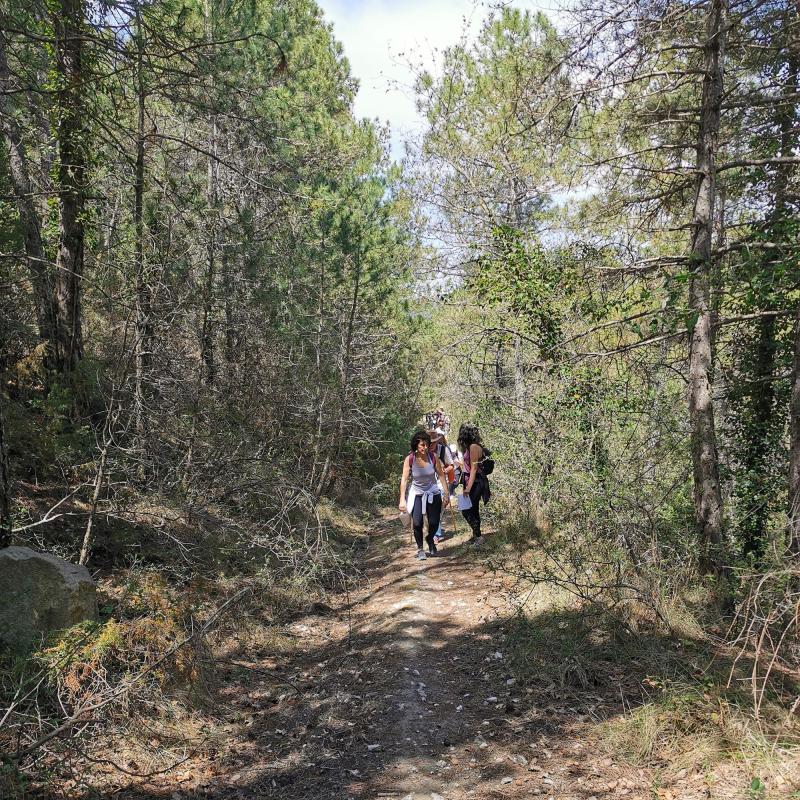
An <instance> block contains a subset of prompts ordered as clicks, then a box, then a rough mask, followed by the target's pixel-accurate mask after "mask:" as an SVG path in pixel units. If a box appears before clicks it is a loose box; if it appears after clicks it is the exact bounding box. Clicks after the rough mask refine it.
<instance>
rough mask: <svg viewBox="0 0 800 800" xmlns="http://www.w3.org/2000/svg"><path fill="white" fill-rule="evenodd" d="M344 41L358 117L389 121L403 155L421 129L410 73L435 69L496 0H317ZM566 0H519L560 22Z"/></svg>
mask: <svg viewBox="0 0 800 800" xmlns="http://www.w3.org/2000/svg"><path fill="white" fill-rule="evenodd" d="M317 2H318V3H319V5H320V6H321V7H322V9H323V11H324V12H325V16H326V18H327V19H328V20H329V21H330V22H332V23H333V32H334V35H335V36H336V38H337V39H339V41H341V42H342V44H343V45H344V52H345V55H346V56H347V58H348V60H349V61H350V66H351V70H352V73H353V75H354V76H355V77H356V78H358V79H359V81H360V88H359V91H358V96H357V97H356V101H355V109H354V110H355V114H356V116H358V117H369V118H370V119H375V118H377V119H378V120H379V121H380V122H382V123H386V122H388V123H389V124H390V126H391V135H392V142H391V150H392V156H393V157H394V158H395V159H398V160H399V159H400V158H401V157H402V155H403V151H404V150H403V141H404V140H405V139H407V138H408V137H409V135H413V134H416V133H419V132H421V131H422V130H423V127H424V121H423V119H422V118H421V117H420V115H419V114H418V113H417V111H416V107H415V105H414V90H413V84H414V76H415V74H416V73H418V72H419V71H420V70H421V69H426V70H428V71H431V72H433V73H434V74H435V73H436V72H437V65H438V64H439V63H440V61H441V56H442V53H443V51H444V50H445V49H447V48H448V47H450V46H452V45H454V44H456V43H457V42H458V41H460V40H461V38H462V36H465V35H466V37H467V39H470V38H471V37H472V36H474V34H475V33H476V32H477V31H478V30H479V28H480V25H481V22H482V21H483V20H484V19H485V18H486V17H487V16H488V14H489V12H490V10H491V7H492V6H496V5H497V2H496V0H495V2H491V0H317ZM562 2H563V4H564V5H569V2H570V0H518V2H516V3H515V5H517V6H518V7H520V8H527V9H529V10H531V11H536V10H542V11H545V13H547V14H548V16H549V17H550V18H551V19H553V20H554V21H555V22H556V24H557V25H558V24H559V22H560V21H561V20H562V9H561V8H559V6H561V5H562Z"/></svg>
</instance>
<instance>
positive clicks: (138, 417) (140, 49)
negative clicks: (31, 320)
mask: <svg viewBox="0 0 800 800" xmlns="http://www.w3.org/2000/svg"><path fill="white" fill-rule="evenodd" d="M143 35H144V31H143V29H142V19H141V9H140V7H139V5H138V4H137V6H136V94H137V105H138V108H137V111H138V113H137V121H136V165H135V183H134V196H133V223H134V225H133V226H134V236H135V243H134V261H135V268H136V331H135V351H134V354H135V385H134V401H133V419H134V431H135V433H136V437H137V439H138V440H139V446H141V439H142V437H143V436H144V435H145V427H146V405H147V403H146V398H145V391H146V389H145V384H146V372H147V368H148V362H149V353H150V334H151V321H150V306H151V303H150V285H149V282H148V279H147V275H146V274H145V263H144V155H145V130H144V128H145V125H144V123H145V103H146V99H147V98H146V94H145V88H144V77H143V70H144V41H143V39H142V37H143Z"/></svg>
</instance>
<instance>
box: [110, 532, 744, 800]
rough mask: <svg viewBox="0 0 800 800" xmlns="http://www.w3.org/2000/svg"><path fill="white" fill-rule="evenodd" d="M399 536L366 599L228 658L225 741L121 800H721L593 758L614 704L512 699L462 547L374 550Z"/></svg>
mask: <svg viewBox="0 0 800 800" xmlns="http://www.w3.org/2000/svg"><path fill="white" fill-rule="evenodd" d="M401 536H402V533H401V532H400V530H399V526H398V524H397V523H396V521H389V520H386V521H384V522H382V523H381V524H379V525H377V526H376V527H375V528H374V529H373V531H372V534H371V542H372V543H371V546H370V548H368V551H367V558H366V562H365V568H366V571H367V575H368V577H369V583H368V585H367V586H366V587H365V588H364V589H363V590H362V591H360V592H359V593H358V594H357V595H354V596H351V598H350V605H349V606H346V605H345V606H344V607H342V608H339V609H337V610H336V611H335V612H334V613H332V614H325V615H319V616H311V617H306V618H303V619H302V620H299V621H296V622H295V623H293V624H292V625H291V626H290V633H291V635H292V636H293V637H294V639H295V644H294V647H293V648H292V649H291V650H289V651H288V652H287V653H286V654H285V655H284V656H281V657H276V656H275V650H274V648H269V647H267V646H264V647H263V650H261V649H259V648H258V647H256V648H253V647H252V646H248V647H249V649H246V648H245V646H243V649H242V651H241V652H237V653H231V654H230V655H231V658H230V662H235V664H236V665H238V666H234V665H230V666H229V667H228V669H227V671H226V673H225V674H224V675H223V679H224V681H225V685H224V687H223V688H222V692H221V694H222V698H221V699H223V701H224V703H225V707H226V708H227V709H228V712H227V713H226V716H227V717H228V718H227V719H226V720H223V722H224V723H225V724H224V725H223V726H222V729H223V730H224V732H225V739H224V740H222V741H220V743H219V746H218V747H217V749H216V750H212V751H211V753H210V756H211V758H210V759H209V758H208V751H206V753H205V756H206V757H205V758H204V760H203V761H196V762H190V763H193V766H191V767H190V768H188V769H186V770H185V771H184V772H183V773H182V774H178V775H177V776H176V775H173V776H171V779H170V786H169V788H167V786H166V784H165V783H159V782H158V779H154V781H156V782H154V783H152V784H150V785H149V786H147V787H146V788H145V787H142V788H145V791H144V792H143V791H142V790H139V791H137V792H135V793H130V792H128V793H124V794H123V796H124V797H129V798H133V797H136V798H143V797H145V798H155V797H170V798H172V800H181V798H193V797H209V798H216V799H218V800H222V799H223V798H225V799H227V798H253V799H254V798H281V800H301V798H302V800H311V799H312V798H320V800H322V799H323V798H324V799H325V800H348V799H349V798H353V800H367V799H369V800H373V799H374V798H397V800H459V799H460V798H475V800H490V798H518V797H528V796H541V797H543V798H557V799H558V800H569V799H571V798H574V799H575V800H578V799H580V800H600V798H611V797H615V798H616V797H627V798H649V799H650V800H653V798H662V800H671V798H700V797H711V796H716V797H724V796H728V797H730V796H733V795H726V794H718V793H714V794H713V795H712V794H711V793H710V792H708V791H707V789H706V787H704V786H702V785H695V786H690V785H688V784H686V783H685V784H684V786H683V788H682V789H681V790H679V789H677V788H675V789H673V790H672V791H670V790H668V789H662V788H656V787H658V786H659V784H658V783H655V784H654V776H653V773H652V772H651V771H646V770H637V769H634V768H631V767H623V766H620V765H618V764H616V763H614V762H613V761H612V759H610V758H608V757H606V756H605V755H604V754H603V753H602V752H600V751H599V750H598V749H597V748H596V747H594V746H593V745H592V744H591V743H590V742H591V738H590V735H589V732H590V728H591V725H592V719H591V718H590V716H592V708H594V707H598V708H600V709H602V710H600V711H599V712H598V715H602V716H607V715H609V714H613V713H617V711H616V710H615V709H614V708H613V704H614V703H615V702H617V700H618V699H619V698H618V697H617V700H614V699H613V698H610V697H608V696H606V697H605V698H604V697H603V696H600V695H597V694H596V693H597V692H598V691H600V690H598V689H596V688H589V689H587V690H585V691H584V692H583V694H582V696H581V698H580V701H576V699H575V695H574V693H573V694H572V695H570V694H568V693H566V694H565V693H560V692H559V689H558V687H556V686H554V685H553V682H552V680H550V679H549V678H546V677H544V676H543V677H542V679H541V681H540V682H538V683H537V684H536V685H528V686H521V685H520V684H519V683H517V681H516V680H515V678H514V676H513V675H512V673H511V670H510V667H509V665H508V657H507V653H506V652H505V651H504V638H505V631H504V625H506V624H508V623H507V612H508V609H507V608H506V607H504V606H503V599H502V598H503V597H504V593H502V592H500V591H498V587H497V586H496V585H495V584H494V583H493V580H494V579H493V578H492V576H491V574H490V573H488V572H487V571H486V570H485V569H484V567H483V566H482V561H483V559H482V557H481V555H480V551H478V552H477V553H476V552H472V551H470V549H469V548H468V547H467V546H466V545H465V540H466V536H465V535H464V534H463V533H462V535H461V536H460V537H456V538H454V539H450V540H449V541H446V542H445V543H444V545H443V546H442V547H441V548H440V555H439V556H438V557H436V558H433V559H428V560H426V561H416V560H415V559H414V557H413V555H414V551H413V549H412V548H411V545H410V544H407V545H405V546H403V547H401V548H400V549H396V548H389V547H388V546H389V544H390V543H391V542H392V541H394V542H396V541H397V539H398V537H401ZM387 549H389V550H390V554H389V555H386V552H387ZM606 694H607V695H608V694H609V693H606ZM617 694H619V692H618V691H617ZM587 708H588V713H587ZM187 766H188V765H187ZM176 779H177V781H178V783H176V782H175V781H176Z"/></svg>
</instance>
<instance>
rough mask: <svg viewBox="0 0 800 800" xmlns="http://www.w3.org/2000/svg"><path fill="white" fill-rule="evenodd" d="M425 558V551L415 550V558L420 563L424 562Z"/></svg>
mask: <svg viewBox="0 0 800 800" xmlns="http://www.w3.org/2000/svg"><path fill="white" fill-rule="evenodd" d="M427 557H428V556H426V555H425V551H424V550H417V558H418V559H419V560H420V561H424V560H425V559H426V558H427Z"/></svg>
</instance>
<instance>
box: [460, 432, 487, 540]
mask: <svg viewBox="0 0 800 800" xmlns="http://www.w3.org/2000/svg"><path fill="white" fill-rule="evenodd" d="M458 447H459V449H460V450H461V452H462V453H463V454H464V464H463V469H462V472H461V484H462V485H463V487H464V496H465V497H469V501H470V504H471V505H470V507H469V508H465V509H463V510H462V512H461V514H462V516H463V517H464V519H465V520H466V521H467V524H468V525H469V527H470V528H471V529H472V540H471V544H480V542H481V512H480V501H481V500H483V503H484V505H485V504H486V503H488V502H489V498H490V497H491V491H490V490H489V479H488V478H487V477H486V475H485V474H484V472H483V467H482V462H483V458H484V447H483V442H482V441H481V433H480V431H479V430H478V426H477V425H469V424H467V423H464V424H463V425H462V426H461V427H460V428H459V430H458Z"/></svg>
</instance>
